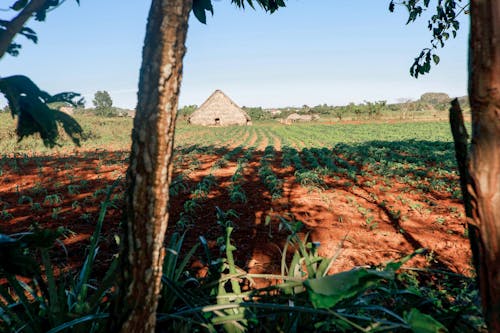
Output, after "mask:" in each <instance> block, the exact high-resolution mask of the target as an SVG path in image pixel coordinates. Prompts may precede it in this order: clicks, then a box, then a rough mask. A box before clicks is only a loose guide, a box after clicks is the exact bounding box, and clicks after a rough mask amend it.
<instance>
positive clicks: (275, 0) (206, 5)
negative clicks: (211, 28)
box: [193, 0, 285, 24]
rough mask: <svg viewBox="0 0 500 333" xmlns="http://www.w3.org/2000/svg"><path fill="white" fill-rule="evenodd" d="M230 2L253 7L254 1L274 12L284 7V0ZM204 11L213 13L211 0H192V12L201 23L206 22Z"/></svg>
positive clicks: (243, 6)
mask: <svg viewBox="0 0 500 333" xmlns="http://www.w3.org/2000/svg"><path fill="white" fill-rule="evenodd" d="M231 3H232V4H235V5H236V6H238V7H240V8H245V3H248V5H249V6H250V7H251V8H253V9H255V3H257V4H258V5H259V6H261V7H262V8H263V9H264V10H265V11H266V12H270V13H274V12H275V11H277V10H278V9H279V8H280V7H285V1H284V0H231ZM205 12H210V13H211V14H212V15H213V14H214V8H213V6H212V0H193V14H194V16H196V18H197V19H198V21H200V22H201V23H204V24H206V23H207V16H206V13H205Z"/></svg>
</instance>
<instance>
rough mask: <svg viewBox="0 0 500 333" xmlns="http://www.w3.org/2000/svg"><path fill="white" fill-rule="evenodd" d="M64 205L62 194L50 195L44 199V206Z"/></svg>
mask: <svg viewBox="0 0 500 333" xmlns="http://www.w3.org/2000/svg"><path fill="white" fill-rule="evenodd" d="M61 203H62V196H61V195H60V194H49V195H46V196H45V199H43V204H44V205H51V206H53V205H58V204H61Z"/></svg>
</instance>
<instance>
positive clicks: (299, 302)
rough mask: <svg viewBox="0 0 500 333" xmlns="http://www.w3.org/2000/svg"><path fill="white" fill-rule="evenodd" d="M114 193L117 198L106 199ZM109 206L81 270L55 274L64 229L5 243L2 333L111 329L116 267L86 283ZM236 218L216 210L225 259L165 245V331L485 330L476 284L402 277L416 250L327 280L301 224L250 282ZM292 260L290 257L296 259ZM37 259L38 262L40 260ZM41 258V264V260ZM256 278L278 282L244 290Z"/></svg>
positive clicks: (290, 226) (412, 273)
mask: <svg viewBox="0 0 500 333" xmlns="http://www.w3.org/2000/svg"><path fill="white" fill-rule="evenodd" d="M108 193H111V191H108ZM109 203H110V201H109V195H108V198H107V200H106V201H105V202H104V203H103V205H102V209H101V214H100V218H99V221H98V223H97V227H96V230H95V233H94V235H93V237H92V239H91V244H90V249H89V254H88V256H87V258H86V260H85V262H84V264H83V267H82V268H81V271H80V272H79V273H78V274H77V275H75V276H73V277H70V276H67V275H64V274H59V275H57V276H56V274H55V272H56V270H55V268H54V265H53V264H52V262H51V259H50V257H49V248H50V247H51V246H52V245H53V244H54V241H55V240H56V238H57V237H58V236H60V235H61V231H60V230H59V231H56V232H52V231H47V230H40V229H35V230H34V231H33V232H30V233H25V234H19V235H11V236H10V237H9V236H5V235H3V236H2V238H1V239H0V247H2V251H1V253H2V256H4V255H8V256H9V258H16V260H14V261H13V260H12V259H11V260H2V261H1V263H2V266H1V267H0V269H1V275H2V277H5V278H6V281H5V282H4V283H3V284H1V285H0V309H1V310H0V328H1V330H2V331H5V332H19V331H23V332H47V331H48V332H51V333H55V332H79V331H81V332H101V331H105V327H106V319H107V318H108V316H109V314H108V310H109V304H110V300H111V299H112V297H113V294H112V291H111V290H112V286H113V275H114V272H115V269H116V260H115V261H113V264H112V267H110V268H109V270H108V273H107V274H106V276H105V277H104V279H103V280H102V281H101V282H100V284H99V285H97V284H96V283H95V282H94V281H93V280H91V279H90V276H91V271H92V266H93V261H94V258H95V256H96V254H97V250H98V239H99V235H100V228H101V226H102V222H103V219H104V213H105V210H106V207H107V205H109ZM236 217H237V214H236V212H234V211H232V210H229V211H222V210H220V209H217V220H218V224H219V225H220V226H221V230H222V232H223V235H222V236H221V237H220V238H219V240H218V245H219V247H220V254H219V255H214V254H213V253H212V252H211V251H210V249H209V248H208V246H207V242H206V241H205V239H203V238H201V239H200V244H199V245H197V246H195V247H194V248H192V249H191V250H190V251H189V252H187V253H185V254H183V252H182V243H183V239H184V236H183V235H182V234H180V233H175V234H174V235H173V236H172V237H171V239H170V242H169V244H168V245H167V251H166V257H165V262H164V270H163V279H162V282H163V291H162V294H161V299H160V303H159V307H158V311H159V313H158V322H159V328H162V327H163V328H168V329H170V330H174V331H179V332H193V331H198V332H202V331H207V332H220V331H225V332H245V331H262V332H275V331H281V332H298V331H304V330H312V331H315V332H357V331H360V332H382V331H390V332H398V331H401V332H405V331H413V332H447V331H449V332H477V331H481V330H484V324H483V320H482V317H481V311H480V308H479V306H478V304H479V302H478V300H477V290H476V286H475V284H474V283H473V280H472V279H470V278H467V277H464V276H459V275H456V274H452V273H447V272H436V271H425V270H412V269H402V265H403V264H404V263H405V262H407V261H408V260H409V259H410V258H412V257H413V256H415V255H417V254H419V253H422V252H423V251H417V253H414V254H412V255H409V256H407V257H405V258H402V259H401V260H400V261H399V262H391V263H388V264H387V265H385V266H384V267H372V268H369V269H366V268H359V269H354V270H351V271H346V272H341V273H338V274H334V275H327V273H328V270H329V268H330V267H331V265H332V264H334V263H335V261H334V260H335V258H322V257H320V256H319V255H318V254H317V250H318V246H319V244H317V243H311V242H308V241H307V237H306V239H304V240H302V239H301V238H300V237H299V236H298V232H299V230H300V229H301V226H302V224H301V222H295V221H287V220H285V219H281V225H282V230H287V231H288V232H289V236H288V242H287V245H286V247H285V249H284V250H283V253H284V254H283V257H282V267H281V270H282V271H281V274H280V275H271V274H268V275H264V274H249V273H247V272H245V271H243V270H241V269H240V268H238V267H236V265H235V263H234V252H235V251H236V247H235V245H234V244H232V243H231V233H232V231H233V229H234V226H233V222H232V220H233V219H234V218H236ZM200 245H201V248H202V250H203V253H205V255H204V257H205V259H204V261H205V265H206V267H207V274H206V275H205V276H204V277H196V276H194V275H191V274H190V272H189V270H188V269H187V267H188V263H189V261H190V260H191V258H192V256H193V255H194V253H195V251H196V250H197V248H198V247H199V246H200ZM289 249H292V250H293V251H292V253H293V255H291V256H290V255H287V254H290V253H291V252H290V251H289ZM37 254H38V255H37ZM35 258H38V259H39V260H41V267H42V268H43V269H42V270H40V269H39V268H38V267H39V264H38V263H37V262H36V261H35V260H36V259H35ZM20 276H24V277H30V279H29V281H30V282H26V281H27V279H24V278H21V277H20ZM255 279H269V280H272V281H278V284H275V285H273V286H270V287H266V288H260V289H254V288H248V286H251V285H252V284H253V282H254V281H255Z"/></svg>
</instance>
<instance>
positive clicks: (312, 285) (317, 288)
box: [304, 269, 394, 309]
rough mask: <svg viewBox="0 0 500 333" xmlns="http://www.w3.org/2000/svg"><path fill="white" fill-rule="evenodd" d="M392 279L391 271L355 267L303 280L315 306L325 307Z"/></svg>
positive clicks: (392, 273)
mask: <svg viewBox="0 0 500 333" xmlns="http://www.w3.org/2000/svg"><path fill="white" fill-rule="evenodd" d="M392 279H394V272H393V271H375V270H367V269H355V270H351V271H347V272H341V273H338V274H335V275H329V276H325V277H322V278H318V279H308V280H306V281H304V286H305V287H306V288H307V291H308V293H309V297H310V298H311V302H312V304H313V305H314V307H315V308H320V309H325V308H326V309H327V308H331V307H332V306H334V305H335V304H337V303H339V302H340V301H342V300H344V299H348V298H351V297H354V296H356V295H357V294H359V293H361V292H363V291H365V290H366V289H367V288H369V287H371V286H373V285H375V284H377V283H378V282H379V281H381V280H392Z"/></svg>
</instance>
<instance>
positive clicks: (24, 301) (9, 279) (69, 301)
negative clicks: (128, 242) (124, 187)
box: [0, 191, 118, 333]
mask: <svg viewBox="0 0 500 333" xmlns="http://www.w3.org/2000/svg"><path fill="white" fill-rule="evenodd" d="M110 193H111V191H109V192H108V195H107V196H106V200H105V201H104V202H103V204H102V205H101V210H100V213H99V219H98V221H97V224H96V229H95V231H94V233H93V235H92V236H91V238H90V247H89V251H88V255H87V257H86V258H85V260H84V263H83V266H82V268H81V270H80V272H79V274H77V275H75V276H63V275H61V276H59V277H57V276H56V274H55V269H54V264H53V262H52V260H51V258H50V252H49V249H50V248H51V247H52V246H53V244H54V243H55V242H56V241H57V239H58V238H59V237H60V236H62V235H63V234H64V233H65V230H64V229H63V228H59V229H57V230H47V229H40V228H39V227H38V226H36V225H35V226H34V228H33V231H31V232H27V233H22V234H17V235H11V236H7V235H1V237H0V246H1V247H2V252H3V253H4V255H6V256H7V257H8V258H10V263H9V262H7V261H5V260H2V261H0V276H1V277H2V278H4V279H5V280H6V283H4V284H1V285H0V296H1V297H0V330H1V331H2V332H20V331H23V332H51V333H55V332H61V331H67V330H68V329H71V331H72V332H96V331H98V330H103V329H104V327H105V324H104V322H103V319H106V318H108V317H109V314H108V313H107V310H108V309H109V305H110V302H109V297H110V294H111V292H112V289H111V287H112V286H113V283H114V279H115V275H116V269H117V267H118V260H117V259H115V260H113V262H112V264H111V266H110V268H109V270H108V272H107V273H106V275H105V276H104V278H103V279H102V280H101V282H100V285H99V286H95V285H93V282H92V281H91V280H90V274H91V271H92V268H93V265H94V261H95V256H96V254H97V249H98V242H99V238H100V234H101V228H102V224H103V221H104V216H105V214H106V209H107V203H108V199H109V195H110ZM37 258H40V263H39V262H37ZM40 264H41V266H42V267H43V270H42V269H40V268H39V267H40ZM42 272H43V273H44V275H43V276H42ZM19 276H23V277H25V278H29V282H24V281H25V279H24V280H23V279H20V278H19Z"/></svg>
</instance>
